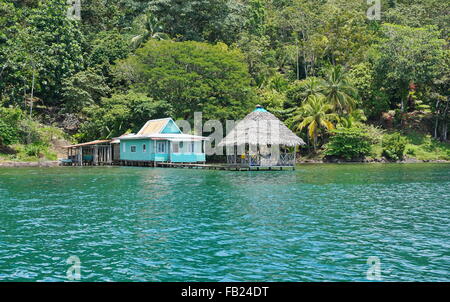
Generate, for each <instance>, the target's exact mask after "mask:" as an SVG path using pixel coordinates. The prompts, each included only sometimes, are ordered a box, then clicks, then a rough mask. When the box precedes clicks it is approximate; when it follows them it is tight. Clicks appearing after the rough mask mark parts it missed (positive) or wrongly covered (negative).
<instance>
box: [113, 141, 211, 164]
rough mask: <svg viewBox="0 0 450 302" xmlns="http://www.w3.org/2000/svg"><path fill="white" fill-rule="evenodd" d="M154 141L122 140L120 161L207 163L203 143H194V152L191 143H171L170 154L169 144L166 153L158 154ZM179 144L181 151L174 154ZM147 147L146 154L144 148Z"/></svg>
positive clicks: (166, 142) (167, 143)
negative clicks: (176, 145)
mask: <svg viewBox="0 0 450 302" xmlns="http://www.w3.org/2000/svg"><path fill="white" fill-rule="evenodd" d="M155 143H156V142H154V141H152V140H150V139H136V140H134V139H133V140H121V142H120V159H121V160H135V161H171V162H185V163H189V162H199V161H201V162H203V161H205V159H206V157H205V153H204V152H202V144H203V142H201V141H198V142H194V150H193V151H194V152H192V147H190V144H191V142H183V143H182V144H181V145H180V143H179V142H171V143H170V144H171V145H170V153H171V154H169V142H168V141H164V143H165V144H166V148H165V151H166V152H165V153H157V150H156V148H155V147H156V146H155ZM174 144H178V147H179V151H178V152H177V153H174V152H173V145H174ZM144 145H145V146H146V150H145V152H144V149H143V146H144ZM132 146H135V147H136V152H131V148H132Z"/></svg>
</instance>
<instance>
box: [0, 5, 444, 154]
mask: <svg viewBox="0 0 450 302" xmlns="http://www.w3.org/2000/svg"><path fill="white" fill-rule="evenodd" d="M68 9H69V6H68V5H67V4H66V0H46V1H40V0H16V1H13V0H0V146H1V147H0V153H1V155H0V160H1V159H9V160H36V159H39V158H41V159H43V158H44V159H45V158H46V159H55V158H57V157H59V155H58V153H60V150H59V147H60V145H62V141H63V140H64V141H66V142H84V141H88V140H93V139H107V138H112V137H116V136H119V135H121V134H123V133H126V132H136V131H137V130H138V129H139V128H140V127H141V126H142V125H143V124H144V123H145V121H147V120H148V119H153V118H161V117H166V116H171V117H173V118H174V119H186V120H189V121H192V120H193V116H194V112H198V111H201V112H203V118H204V119H205V120H207V119H214V120H221V121H225V120H227V119H233V120H236V119H240V118H243V117H244V116H245V115H246V114H247V113H248V112H249V111H251V110H252V108H254V106H255V105H256V104H261V105H263V106H264V107H265V108H266V109H267V110H269V111H271V112H272V113H274V114H275V115H276V116H277V117H278V118H280V119H281V120H282V121H283V122H285V123H286V125H287V126H288V127H290V129H292V130H293V131H294V132H296V133H297V134H298V135H299V136H300V137H302V138H303V139H304V140H305V142H307V146H306V147H304V148H302V149H301V153H302V154H303V155H304V156H305V157H312V158H324V159H326V160H336V159H343V160H361V159H364V158H369V159H370V158H381V157H383V158H385V159H386V160H392V161H397V160H403V159H408V158H416V159H421V160H449V159H450V156H449V143H448V120H449V111H450V104H449V103H450V101H449V83H450V64H449V63H450V50H449V30H448V29H449V27H448V24H450V15H449V14H448V11H449V10H450V2H448V1H440V0H414V1H412V0H409V1H408V0H382V1H381V19H380V20H374V19H373V18H372V17H371V16H368V10H369V11H370V9H371V7H370V5H368V4H366V1H361V0H191V1H180V0H148V1H145V0H83V1H81V15H80V17H81V19H80V20H76V19H73V18H68V16H67V12H68ZM60 156H62V155H60Z"/></svg>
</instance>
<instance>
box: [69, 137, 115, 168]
mask: <svg viewBox="0 0 450 302" xmlns="http://www.w3.org/2000/svg"><path fill="white" fill-rule="evenodd" d="M64 148H66V149H67V158H65V159H62V160H61V164H62V165H64V166H98V165H111V164H112V162H113V158H114V154H113V148H112V145H111V140H95V141H91V142H87V143H82V144H76V145H71V146H65V147H64Z"/></svg>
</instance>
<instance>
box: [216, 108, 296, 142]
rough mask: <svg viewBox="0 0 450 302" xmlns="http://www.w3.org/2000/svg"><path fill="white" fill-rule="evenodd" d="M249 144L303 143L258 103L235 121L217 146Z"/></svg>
mask: <svg viewBox="0 0 450 302" xmlns="http://www.w3.org/2000/svg"><path fill="white" fill-rule="evenodd" d="M244 144H249V145H284V146H289V147H292V146H298V145H305V142H304V141H303V140H302V139H301V138H300V137H298V136H297V135H295V134H294V132H292V131H291V130H289V128H288V127H286V125H284V124H283V123H282V122H281V121H280V120H279V119H277V118H276V117H275V115H273V114H272V113H270V112H268V111H267V110H265V109H264V108H262V107H261V106H260V105H257V106H256V109H255V110H254V111H253V112H251V113H250V114H248V115H247V116H246V117H245V118H244V119H243V120H241V121H240V122H238V123H237V125H236V127H235V128H234V129H233V130H231V131H230V133H228V135H227V136H226V137H225V138H224V139H223V140H222V141H221V142H220V143H219V146H233V145H236V146H240V145H244Z"/></svg>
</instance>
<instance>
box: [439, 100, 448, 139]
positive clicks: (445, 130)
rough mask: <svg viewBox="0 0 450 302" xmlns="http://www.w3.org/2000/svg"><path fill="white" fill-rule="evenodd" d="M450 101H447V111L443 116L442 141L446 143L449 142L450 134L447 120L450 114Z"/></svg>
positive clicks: (445, 110)
mask: <svg viewBox="0 0 450 302" xmlns="http://www.w3.org/2000/svg"><path fill="white" fill-rule="evenodd" d="M449 102H450V100H448V99H447V104H446V105H445V109H444V112H443V114H442V115H443V116H442V133H441V140H442V141H446V140H447V138H448V137H447V134H448V120H447V114H448V104H449Z"/></svg>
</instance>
